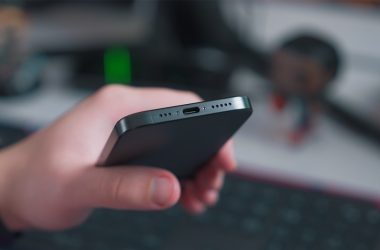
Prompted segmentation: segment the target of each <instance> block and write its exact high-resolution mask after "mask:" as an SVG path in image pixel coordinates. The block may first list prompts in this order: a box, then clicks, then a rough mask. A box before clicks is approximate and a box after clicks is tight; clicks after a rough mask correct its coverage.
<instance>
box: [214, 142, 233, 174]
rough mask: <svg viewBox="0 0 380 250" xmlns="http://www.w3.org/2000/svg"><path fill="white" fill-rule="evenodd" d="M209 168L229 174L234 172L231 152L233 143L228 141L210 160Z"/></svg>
mask: <svg viewBox="0 0 380 250" xmlns="http://www.w3.org/2000/svg"><path fill="white" fill-rule="evenodd" d="M209 165H210V166H209V167H211V168H218V169H222V170H225V171H227V172H231V171H234V170H236V166H237V164H236V160H235V154H234V150H233V142H232V140H229V141H228V142H227V143H226V144H225V145H224V146H223V147H222V148H221V149H220V150H219V152H218V154H217V155H216V156H215V157H214V159H212V160H211V162H210V163H209Z"/></svg>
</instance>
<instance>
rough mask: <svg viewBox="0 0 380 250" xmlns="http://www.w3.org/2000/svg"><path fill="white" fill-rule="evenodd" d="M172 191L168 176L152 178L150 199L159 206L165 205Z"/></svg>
mask: <svg viewBox="0 0 380 250" xmlns="http://www.w3.org/2000/svg"><path fill="white" fill-rule="evenodd" d="M172 193H173V183H172V181H170V180H169V179H168V178H165V177H158V178H154V179H153V181H152V185H151V190H150V197H151V200H152V201H153V202H154V203H156V204H157V205H159V206H165V205H167V204H168V203H169V201H170V198H171V196H172Z"/></svg>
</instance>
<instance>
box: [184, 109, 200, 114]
mask: <svg viewBox="0 0 380 250" xmlns="http://www.w3.org/2000/svg"><path fill="white" fill-rule="evenodd" d="M199 111H200V109H199V108H198V107H192V108H187V109H184V110H182V112H183V114H184V115H191V114H195V113H199Z"/></svg>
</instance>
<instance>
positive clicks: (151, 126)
mask: <svg viewBox="0 0 380 250" xmlns="http://www.w3.org/2000/svg"><path fill="white" fill-rule="evenodd" d="M251 114H252V106H251V102H250V100H249V98H248V97H245V96H239V97H231V98H225V99H220V100H213V101H205V102H198V103H191V104H186V105H180V106H174V107H168V108H162V109H155V110H149V111H144V112H140V113H135V114H132V115H128V116H126V117H124V118H122V119H121V120H119V121H118V122H117V123H116V125H115V128H114V129H113V131H112V133H111V135H110V137H109V139H108V141H107V143H106V145H105V147H104V149H103V152H102V154H101V156H100V158H99V162H98V165H100V166H121V165H122V166H125V165H142V166H152V167H160V168H164V169H167V170H169V171H171V172H172V173H174V174H175V175H176V176H177V177H178V178H180V179H183V178H191V177H193V176H194V174H195V173H196V172H197V171H198V170H199V168H201V167H202V166H204V165H205V164H206V163H207V161H209V160H210V159H211V158H212V157H213V156H214V155H215V154H216V153H217V152H218V151H219V149H220V148H221V147H222V146H223V145H224V144H225V143H226V142H227V140H228V139H229V138H231V137H232V136H233V134H234V133H235V132H236V131H237V130H238V129H239V128H240V127H241V126H242V125H243V123H244V122H245V121H246V120H247V119H248V117H249V116H250V115H251Z"/></svg>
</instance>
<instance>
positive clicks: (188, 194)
mask: <svg viewBox="0 0 380 250" xmlns="http://www.w3.org/2000/svg"><path fill="white" fill-rule="evenodd" d="M180 202H181V204H182V206H183V207H184V208H185V209H186V210H187V211H188V212H189V213H192V214H199V213H203V212H204V210H205V208H206V206H205V204H204V203H203V202H201V201H200V200H199V199H198V197H197V195H196V190H195V187H194V184H193V183H192V182H190V181H189V182H186V183H184V184H183V190H182V196H181V200H180Z"/></svg>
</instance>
